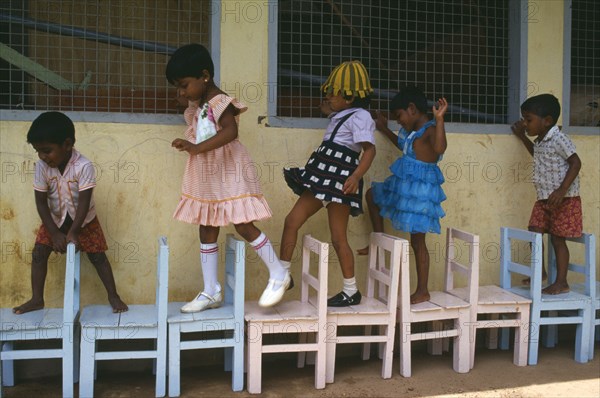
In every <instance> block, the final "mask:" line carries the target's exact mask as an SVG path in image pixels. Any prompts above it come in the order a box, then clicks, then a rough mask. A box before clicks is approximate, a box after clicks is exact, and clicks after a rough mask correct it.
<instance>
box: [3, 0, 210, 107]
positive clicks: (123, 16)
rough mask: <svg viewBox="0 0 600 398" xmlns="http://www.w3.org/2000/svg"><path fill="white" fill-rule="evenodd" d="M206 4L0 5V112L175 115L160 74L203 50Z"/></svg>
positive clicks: (151, 0)
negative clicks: (180, 51) (179, 52)
mask: <svg viewBox="0 0 600 398" xmlns="http://www.w3.org/2000/svg"><path fill="white" fill-rule="evenodd" d="M211 14H212V13H211V1H210V0H178V1H164V0H127V1H121V0H95V1H79V0H28V1H26V0H0V109H24V110H47V109H54V110H61V111H91V112H125V113H130V112H132V113H146V114H156V113H160V114H165V113H178V112H179V111H180V110H179V109H178V108H179V106H178V104H177V102H176V100H175V89H174V88H173V87H171V86H170V85H169V84H168V82H167V80H166V78H165V74H164V70H165V66H166V63H167V60H168V54H169V53H171V52H172V51H174V50H175V49H176V48H177V47H179V46H180V45H183V44H187V43H192V42H195V43H202V44H204V45H206V46H207V47H209V48H210V20H211Z"/></svg>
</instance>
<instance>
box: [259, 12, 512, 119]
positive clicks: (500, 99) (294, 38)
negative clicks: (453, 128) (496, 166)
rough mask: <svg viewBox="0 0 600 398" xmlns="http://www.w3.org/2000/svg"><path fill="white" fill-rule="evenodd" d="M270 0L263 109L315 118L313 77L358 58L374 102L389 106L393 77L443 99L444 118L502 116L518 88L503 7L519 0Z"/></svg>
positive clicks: (319, 80) (395, 86)
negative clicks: (272, 36) (270, 83)
mask: <svg viewBox="0 0 600 398" xmlns="http://www.w3.org/2000/svg"><path fill="white" fill-rule="evenodd" d="M277 4H278V7H277V22H276V24H277V25H276V29H274V30H276V32H277V33H276V41H277V50H276V51H277V65H276V67H274V65H273V64H271V66H272V69H273V70H274V71H276V72H273V71H271V72H270V76H271V79H276V81H277V90H276V92H277V95H276V100H272V103H273V105H272V107H271V109H270V114H271V115H272V116H276V119H278V118H286V117H292V118H316V117H320V116H321V115H320V112H319V108H318V104H319V103H320V101H321V93H320V91H319V86H320V85H321V84H322V83H323V82H324V81H325V79H326V78H327V75H328V74H329V72H330V71H331V70H332V68H333V67H335V66H336V65H338V64H339V63H341V62H343V61H346V60H350V59H357V60H360V61H361V62H363V63H364V64H365V66H366V67H367V70H368V71H369V74H370V78H371V84H372V86H373V87H374V88H375V91H376V93H375V95H374V97H373V100H372V102H371V108H372V109H387V104H388V102H389V100H390V99H391V97H393V95H394V94H395V92H396V91H397V89H398V88H399V86H401V85H407V84H414V85H417V86H418V87H420V88H422V89H423V91H424V92H425V94H426V95H427V97H428V98H429V99H430V100H433V99H437V98H439V97H441V96H444V97H446V98H447V99H448V101H449V103H450V105H451V107H450V110H449V113H448V117H447V121H449V122H459V123H485V124H494V123H508V120H509V109H508V103H509V98H510V99H511V100H515V99H514V98H516V97H517V94H518V91H519V85H518V84H516V80H511V78H510V77H509V69H510V68H509V58H510V56H512V55H513V54H514V52H513V51H514V50H510V51H509V41H510V40H509V14H510V13H511V12H513V11H516V12H517V13H518V12H520V4H519V3H515V2H514V1H506V0H486V1H485V2H465V1H463V0H446V1H443V2H442V1H437V0H382V1H374V0H368V1H365V0H346V1H340V0H324V1H308V0H306V1H300V0H294V1H291V0H288V1H279V2H278V3H277ZM514 8H517V10H514ZM518 22H520V21H519V20H518V18H517V25H519V24H518ZM521 25H522V24H521ZM509 52H510V54H509ZM516 54H518V50H517V53H516ZM275 73H276V75H275ZM517 73H518V72H517ZM513 83H514V84H513ZM273 91H275V90H273ZM511 91H512V92H513V93H512V95H510V96H509V93H510V92H511ZM515 101H518V99H516V100H515ZM511 117H514V116H511Z"/></svg>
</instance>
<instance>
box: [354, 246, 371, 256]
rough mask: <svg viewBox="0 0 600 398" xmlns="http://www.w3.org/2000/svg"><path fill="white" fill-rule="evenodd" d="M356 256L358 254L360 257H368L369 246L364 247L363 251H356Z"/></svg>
mask: <svg viewBox="0 0 600 398" xmlns="http://www.w3.org/2000/svg"><path fill="white" fill-rule="evenodd" d="M356 254H358V255H359V256H366V255H367V254H369V246H366V247H363V248H362V249H358V250H357V251H356Z"/></svg>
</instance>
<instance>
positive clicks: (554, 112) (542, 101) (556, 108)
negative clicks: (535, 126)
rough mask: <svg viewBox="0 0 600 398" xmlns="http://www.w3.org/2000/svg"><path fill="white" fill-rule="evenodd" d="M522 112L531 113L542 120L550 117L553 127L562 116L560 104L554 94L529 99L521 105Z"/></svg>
mask: <svg viewBox="0 0 600 398" xmlns="http://www.w3.org/2000/svg"><path fill="white" fill-rule="evenodd" d="M521 112H531V113H533V114H534V115H537V116H539V117H541V118H545V117H546V116H550V117H551V118H552V125H555V124H556V122H557V121H558V117H559V116H560V104H559V103H558V99H557V98H556V97H555V96H553V95H552V94H540V95H536V96H533V97H531V98H527V99H526V100H525V102H523V103H522V104H521Z"/></svg>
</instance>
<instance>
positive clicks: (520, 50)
mask: <svg viewBox="0 0 600 398" xmlns="http://www.w3.org/2000/svg"><path fill="white" fill-rule="evenodd" d="M268 3H269V4H268V6H269V12H272V13H274V15H272V16H270V17H269V25H268V40H269V43H268V54H269V60H268V72H267V75H268V81H269V85H270V86H272V87H270V89H269V97H268V107H267V115H268V120H269V122H268V124H269V126H271V127H285V128H302V129H324V128H326V127H327V122H328V120H327V119H326V118H324V117H323V118H299V117H290V116H278V115H277V69H278V57H277V55H278V54H277V46H278V42H277V38H278V26H277V25H278V8H277V0H269V1H268ZM527 10H528V1H527V0H509V17H508V25H509V26H508V32H509V33H508V35H509V37H508V40H509V66H508V69H509V76H508V79H509V84H508V86H509V87H517V89H516V90H510V89H509V93H507V98H508V99H509V100H510V98H511V97H513V100H512V101H509V105H508V118H509V120H517V119H519V118H520V117H521V114H520V110H519V105H520V104H521V103H522V102H523V101H524V100H525V98H526V94H527V84H524V83H522V82H526V81H527V30H528V29H527V19H526V18H527V15H528V14H527ZM511 91H516V92H515V93H514V94H513V95H511V94H510V92H511ZM445 126H446V132H448V133H471V134H506V133H507V132H510V127H509V126H510V125H509V124H482V123H445ZM390 127H391V128H392V130H398V129H399V127H400V126H399V125H398V124H397V123H396V122H395V121H391V123H390Z"/></svg>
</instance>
